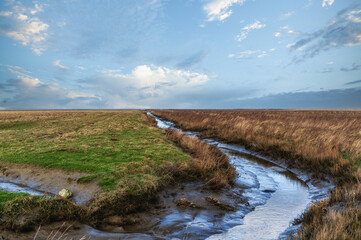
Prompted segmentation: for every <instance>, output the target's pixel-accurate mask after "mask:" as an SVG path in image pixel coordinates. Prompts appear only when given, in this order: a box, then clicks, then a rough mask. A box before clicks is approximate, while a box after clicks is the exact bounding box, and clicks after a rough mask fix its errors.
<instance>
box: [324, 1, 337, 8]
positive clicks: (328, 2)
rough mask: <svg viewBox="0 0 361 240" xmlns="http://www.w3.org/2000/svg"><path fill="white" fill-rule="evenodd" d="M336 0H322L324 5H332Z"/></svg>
mask: <svg viewBox="0 0 361 240" xmlns="http://www.w3.org/2000/svg"><path fill="white" fill-rule="evenodd" d="M334 2H335V0H323V1H322V7H327V6H332V4H333V3H334Z"/></svg>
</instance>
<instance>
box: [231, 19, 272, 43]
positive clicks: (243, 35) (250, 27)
mask: <svg viewBox="0 0 361 240" xmlns="http://www.w3.org/2000/svg"><path fill="white" fill-rule="evenodd" d="M264 27H266V24H262V23H261V22H260V21H255V22H254V23H252V24H249V25H246V26H245V27H243V28H242V29H241V33H240V34H238V35H237V36H236V40H237V41H238V42H242V41H243V40H245V39H246V38H247V36H248V34H249V32H250V31H252V30H254V29H261V28H264Z"/></svg>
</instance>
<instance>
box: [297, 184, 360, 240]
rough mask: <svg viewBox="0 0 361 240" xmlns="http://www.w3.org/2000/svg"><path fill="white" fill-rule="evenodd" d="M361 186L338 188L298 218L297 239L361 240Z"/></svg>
mask: <svg viewBox="0 0 361 240" xmlns="http://www.w3.org/2000/svg"><path fill="white" fill-rule="evenodd" d="M360 201H361V185H360V184H358V185H351V186H343V187H337V188H336V189H335V190H333V191H332V193H331V194H330V197H329V199H327V200H324V201H321V202H318V203H316V204H314V205H312V206H311V207H310V208H309V209H308V210H307V211H306V212H305V213H304V214H303V215H302V216H301V218H300V219H299V220H298V221H299V222H300V223H302V226H301V229H300V230H299V231H298V235H297V236H295V237H293V238H295V239H314V240H316V239H317V240H329V239H361V202H360Z"/></svg>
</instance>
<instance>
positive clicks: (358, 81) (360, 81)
mask: <svg viewBox="0 0 361 240" xmlns="http://www.w3.org/2000/svg"><path fill="white" fill-rule="evenodd" d="M359 83H361V80H357V81H352V82H348V83H345V86H346V85H354V84H359Z"/></svg>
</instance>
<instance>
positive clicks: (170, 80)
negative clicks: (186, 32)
mask: <svg viewBox="0 0 361 240" xmlns="http://www.w3.org/2000/svg"><path fill="white" fill-rule="evenodd" d="M103 73H104V74H105V75H106V76H107V77H110V78H113V79H117V80H119V81H121V82H122V84H125V85H128V86H129V87H132V88H135V89H142V90H143V91H147V92H152V91H155V92H156V91H163V88H164V89H166V88H173V87H175V86H176V87H177V88H178V87H180V88H185V87H193V86H200V85H203V84H204V83H205V82H207V81H208V80H209V77H208V76H207V75H205V74H201V73H195V72H190V71H183V70H177V69H169V68H166V67H158V66H154V65H140V66H137V67H135V68H134V69H133V71H132V72H131V73H130V74H122V73H116V71H114V70H113V71H106V72H104V71H103Z"/></svg>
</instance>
